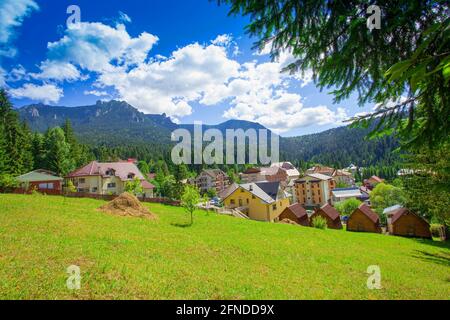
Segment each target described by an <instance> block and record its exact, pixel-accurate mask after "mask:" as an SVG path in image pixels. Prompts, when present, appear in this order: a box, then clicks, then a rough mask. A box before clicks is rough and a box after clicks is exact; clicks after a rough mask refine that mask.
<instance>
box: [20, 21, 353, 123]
mask: <svg viewBox="0 0 450 320" xmlns="http://www.w3.org/2000/svg"><path fill="white" fill-rule="evenodd" d="M124 19H125V20H124V21H126V20H127V19H126V17H124ZM157 42H158V37H157V36H155V35H152V34H149V33H147V32H143V33H141V34H140V35H138V36H136V37H132V36H130V35H129V34H128V32H127V30H126V27H125V25H124V24H120V23H119V24H117V25H115V26H108V25H105V24H102V23H88V22H82V23H79V24H76V25H72V26H70V27H69V28H68V29H67V30H66V32H65V34H64V36H63V37H62V38H61V39H60V40H58V41H55V42H51V43H49V44H48V53H47V60H45V61H43V62H42V63H41V64H40V65H39V69H40V70H39V72H37V73H35V74H31V77H32V78H33V79H35V80H37V79H38V80H42V81H44V82H48V81H77V80H83V79H86V77H87V75H89V77H90V78H91V79H92V80H93V81H94V83H93V84H94V87H95V88H96V89H95V90H90V91H89V90H88V91H85V92H84V94H86V95H95V96H106V95H108V93H107V92H111V94H112V95H113V96H116V97H117V98H119V99H122V100H125V101H127V102H128V103H130V104H131V105H133V106H135V107H137V108H138V109H139V110H141V111H143V112H146V113H166V114H167V115H169V116H171V117H172V118H173V119H174V120H175V121H178V120H179V119H180V118H182V117H184V116H187V115H190V114H191V113H192V110H193V108H192V106H193V104H194V103H195V104H200V105H203V106H205V107H208V106H214V105H217V104H222V105H224V104H226V105H229V107H228V108H227V110H226V111H225V112H224V114H223V117H224V118H239V119H245V120H250V121H257V122H260V123H261V124H263V125H265V126H267V127H269V128H270V129H272V130H275V131H277V132H283V131H288V130H291V129H295V128H299V127H304V126H309V125H314V124H315V125H326V124H335V123H338V122H339V121H341V120H342V119H343V118H346V117H347V115H346V112H345V110H344V109H337V110H331V109H330V108H328V107H327V106H323V105H319V106H305V105H304V100H303V98H302V97H301V96H300V95H299V94H298V93H295V92H292V90H291V88H292V86H296V87H299V86H306V85H308V84H309V83H311V81H312V80H313V75H312V73H310V72H305V73H303V74H302V73H300V74H297V75H289V74H286V73H281V72H280V71H281V70H282V69H283V68H284V67H285V66H287V65H288V64H289V63H291V62H293V61H294V58H293V56H292V55H291V54H289V53H283V54H282V55H281V56H280V57H279V59H278V60H277V61H274V62H263V63H260V62H258V61H256V60H255V61H249V62H244V63H239V62H238V61H237V60H235V58H234V55H235V54H236V52H237V51H239V48H237V45H236V43H235V41H234V40H233V38H232V36H231V35H227V34H225V35H219V36H218V37H217V38H216V39H214V40H212V41H210V42H209V43H205V44H200V43H192V44H189V45H186V46H184V47H181V48H178V49H177V50H175V51H173V52H172V53H171V54H170V55H168V56H161V55H158V54H156V53H152V52H151V51H152V48H153V47H154V46H155V44H156V43H157ZM260 54H267V52H266V53H265V52H261V53H260ZM45 86H47V88H46V89H47V90H42V89H43V87H45ZM50 87H51V88H50ZM44 92H45V93H47V95H44ZM11 94H12V95H13V96H15V97H20V96H22V97H28V98H33V99H40V100H44V99H45V101H57V100H58V99H59V98H60V97H61V96H62V91H61V89H58V88H57V87H56V86H55V85H50V84H45V85H43V86H40V87H39V86H35V85H31V84H29V85H27V86H24V87H22V88H19V89H15V90H12V92H11Z"/></svg>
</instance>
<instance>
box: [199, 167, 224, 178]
mask: <svg viewBox="0 0 450 320" xmlns="http://www.w3.org/2000/svg"><path fill="white" fill-rule="evenodd" d="M203 172H204V173H206V174H208V175H210V176H211V177H213V178H214V179H216V178H217V176H218V175H220V174H223V175H224V176H225V177H228V176H227V174H226V173H225V172H223V171H222V170H220V169H204V170H203V171H202V173H203Z"/></svg>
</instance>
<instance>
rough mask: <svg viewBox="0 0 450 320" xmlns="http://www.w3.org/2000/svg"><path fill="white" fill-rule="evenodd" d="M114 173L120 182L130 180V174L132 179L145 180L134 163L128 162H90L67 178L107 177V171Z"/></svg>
mask: <svg viewBox="0 0 450 320" xmlns="http://www.w3.org/2000/svg"><path fill="white" fill-rule="evenodd" d="M111 169H112V170H113V171H114V176H116V177H119V178H120V180H122V181H126V180H130V178H129V177H128V176H129V175H130V174H131V175H132V176H133V178H138V179H139V180H145V179H144V176H143V175H142V173H141V171H139V169H138V167H137V166H136V165H135V164H134V163H130V162H97V161H92V162H90V163H88V164H87V165H85V166H84V167H81V168H79V169H77V170H75V171H73V172H71V173H69V174H68V175H67V177H68V178H75V177H86V176H107V175H106V172H107V171H108V170H111Z"/></svg>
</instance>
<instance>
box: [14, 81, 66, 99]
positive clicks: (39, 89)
mask: <svg viewBox="0 0 450 320" xmlns="http://www.w3.org/2000/svg"><path fill="white" fill-rule="evenodd" d="M8 92H9V94H10V95H11V96H12V97H13V98H17V99H22V98H28V99H31V100H36V101H42V102H44V103H50V102H58V101H59V99H61V97H63V96H64V95H63V90H62V89H61V88H58V87H56V86H55V85H53V84H44V85H41V86H38V85H34V84H31V83H27V84H25V85H23V86H22V87H20V88H17V89H10V90H9V91H8Z"/></svg>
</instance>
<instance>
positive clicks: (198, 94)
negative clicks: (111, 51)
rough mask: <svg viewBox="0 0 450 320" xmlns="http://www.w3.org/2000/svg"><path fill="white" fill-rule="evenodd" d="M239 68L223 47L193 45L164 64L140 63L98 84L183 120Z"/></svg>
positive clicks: (148, 109) (140, 105)
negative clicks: (197, 104) (192, 105)
mask: <svg viewBox="0 0 450 320" xmlns="http://www.w3.org/2000/svg"><path fill="white" fill-rule="evenodd" d="M239 67H240V65H239V63H237V62H236V61H234V60H231V59H229V58H228V57H227V51H226V49H225V48H224V47H221V46H216V45H212V44H211V45H208V46H204V45H200V44H198V43H194V44H191V45H188V46H186V47H183V48H180V49H178V50H176V51H174V52H173V53H172V55H171V57H169V58H168V59H166V60H163V61H150V62H148V63H141V64H140V65H138V66H137V67H136V68H133V69H131V70H129V71H128V72H127V71H125V70H123V69H120V68H116V69H115V70H114V71H113V72H104V73H103V74H102V75H101V76H100V77H99V79H98V82H99V83H101V84H102V85H105V86H112V87H114V88H115V89H116V90H117V91H118V93H119V95H120V97H121V99H123V100H126V101H128V102H129V103H130V104H132V105H134V106H136V107H137V108H139V109H141V110H142V111H145V112H148V113H162V112H165V113H166V114H168V115H170V116H175V117H183V116H186V115H189V114H191V112H192V108H191V106H190V104H189V103H190V102H192V101H197V100H199V99H201V98H202V96H203V95H207V94H209V92H211V91H213V90H214V88H216V87H217V86H221V85H223V84H224V83H227V82H228V81H229V80H230V79H231V78H232V77H236V76H238V75H239Z"/></svg>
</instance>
